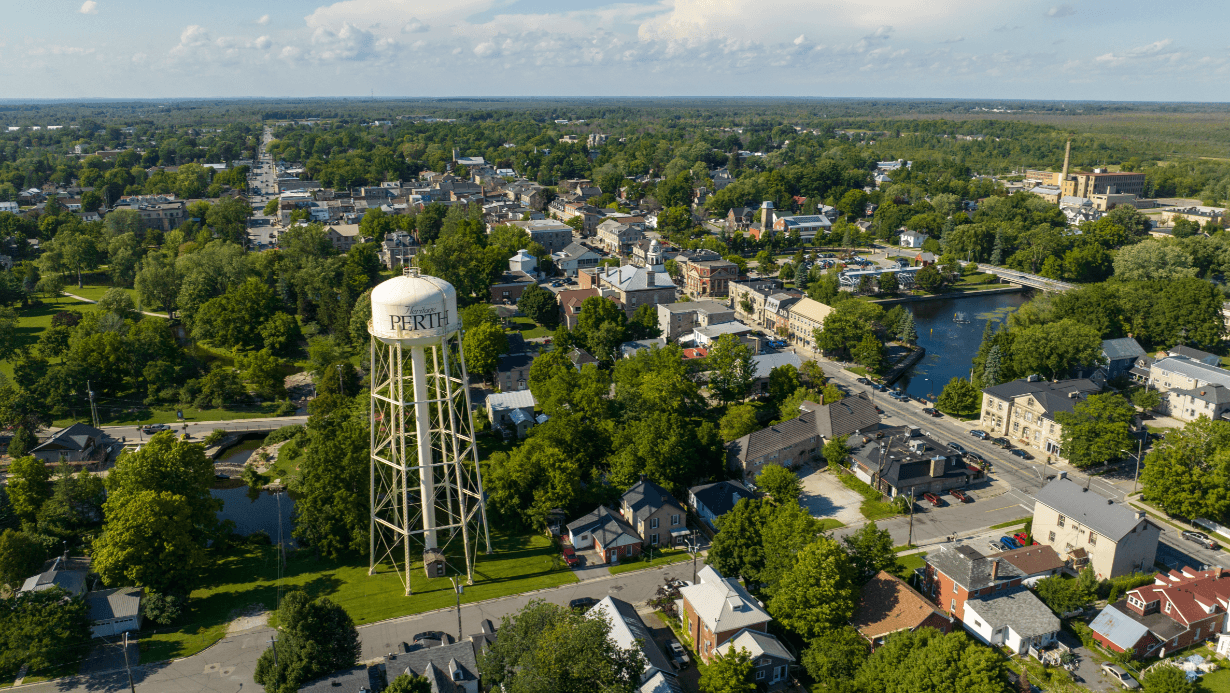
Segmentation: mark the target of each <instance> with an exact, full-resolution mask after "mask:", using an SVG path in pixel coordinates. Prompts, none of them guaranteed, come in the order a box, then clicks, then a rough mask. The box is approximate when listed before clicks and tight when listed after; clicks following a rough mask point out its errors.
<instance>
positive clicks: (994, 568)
mask: <svg viewBox="0 0 1230 693" xmlns="http://www.w3.org/2000/svg"><path fill="white" fill-rule="evenodd" d="M998 579H999V559H998V558H992V559H991V582H995V581H996V580H998Z"/></svg>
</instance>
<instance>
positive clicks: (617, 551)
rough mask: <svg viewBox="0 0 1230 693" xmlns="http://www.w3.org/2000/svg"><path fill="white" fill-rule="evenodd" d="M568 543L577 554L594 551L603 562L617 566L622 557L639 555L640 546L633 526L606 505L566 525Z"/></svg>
mask: <svg viewBox="0 0 1230 693" xmlns="http://www.w3.org/2000/svg"><path fill="white" fill-rule="evenodd" d="M568 540H569V541H570V542H572V545H573V546H574V547H575V548H576V550H577V551H587V550H590V549H593V550H594V551H597V552H598V553H599V554H600V556H601V557H602V560H603V562H604V563H617V562H618V561H619V560H620V559H621V558H625V557H628V556H636V555H639V554H640V552H641V543H642V540H641V537H640V535H638V534H637V533H636V530H635V529H633V527H632V525H630V524H628V521H627V520H625V519H624V517H623V516H622V515H620V514H619V513H617V512H613V511H612V510H611V509H610V508H607V507H606V506H605V505H600V506H598V509H597V510H595V511H593V512H591V513H589V514H588V515H584V516H582V517H580V518H578V519H576V520H573V521H572V522H569V523H568Z"/></svg>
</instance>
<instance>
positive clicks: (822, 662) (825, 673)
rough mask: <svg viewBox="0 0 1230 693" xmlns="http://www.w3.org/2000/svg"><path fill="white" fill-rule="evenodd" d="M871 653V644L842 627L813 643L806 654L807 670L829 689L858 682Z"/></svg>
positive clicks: (849, 628)
mask: <svg viewBox="0 0 1230 693" xmlns="http://www.w3.org/2000/svg"><path fill="white" fill-rule="evenodd" d="M870 653H871V650H870V648H869V647H868V646H867V641H866V640H865V639H864V638H863V636H862V635H860V634H859V632H858V631H856V630H854V629H853V628H851V627H850V626H842V627H840V628H834V629H833V630H830V631H828V632H827V633H824V634H823V635H821V636H820V637H818V638H815V639H813V640H812V641H811V644H810V645H808V647H807V649H806V650H804V651H803V668H804V669H806V670H807V673H808V674H809V675H810V676H811V677H812V679H814V680H815V681H816V683H818V684H820V685H822V686H825V687H826V688H830V689H832V688H836V687H839V686H840V685H841V684H843V683H844V682H846V681H849V680H851V679H853V678H854V676H855V674H857V673H858V670H859V667H861V666H863V663H864V662H866V661H867V656H868V655H869V654H870Z"/></svg>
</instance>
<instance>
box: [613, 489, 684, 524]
mask: <svg viewBox="0 0 1230 693" xmlns="http://www.w3.org/2000/svg"><path fill="white" fill-rule="evenodd" d="M621 500H622V501H623V502H624V503H625V504H626V505H627V506H628V508H629V509H631V510H632V521H633V522H640V521H641V520H644V519H645V518H647V517H649V516H650V515H652V514H653V513H655V512H657V511H658V510H660V509H662V508H663V507H664V506H668V505H669V506H674V507H676V508H678V509H679V512H681V513H682V512H683V503H680V502H679V501H677V500H675V497H674V496H672V495H671V492H670V491H667V490H666V489H664V488H662V487H661V486H659V485H657V484H655V483H653V482H652V481H649V480H647V479H642V480H641V481H638V482H637V483H636V485H635V486H633V487H632V488H630V489H628V490H627V491H626V492H624V495H623V498H622V499H621Z"/></svg>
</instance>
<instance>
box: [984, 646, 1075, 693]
mask: <svg viewBox="0 0 1230 693" xmlns="http://www.w3.org/2000/svg"><path fill="white" fill-rule="evenodd" d="M1000 652H1002V653H1006V652H1007V651H1006V650H1002V649H1001V650H1000ZM1007 666H1008V668H1010V669H1012V670H1013V671H1015V672H1016V673H1018V674H1020V673H1021V670H1022V669H1025V670H1026V671H1027V672H1028V678H1029V683H1030V684H1032V685H1034V686H1038V687H1039V688H1041V689H1042V690H1044V691H1055V692H1056V693H1081V692H1082V691H1087V690H1089V689H1088V688H1086V687H1085V686H1082V685H1080V684H1078V683H1075V682H1074V681H1072V677H1071V676H1069V675H1068V672H1067V671H1066V670H1064V669H1062V668H1060V667H1046V666H1042V662H1039V661H1038V660H1036V659H1033V658H1032V657H1025V658H1021V657H1012V658H1011V659H1009V660H1008V662H1007Z"/></svg>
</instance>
